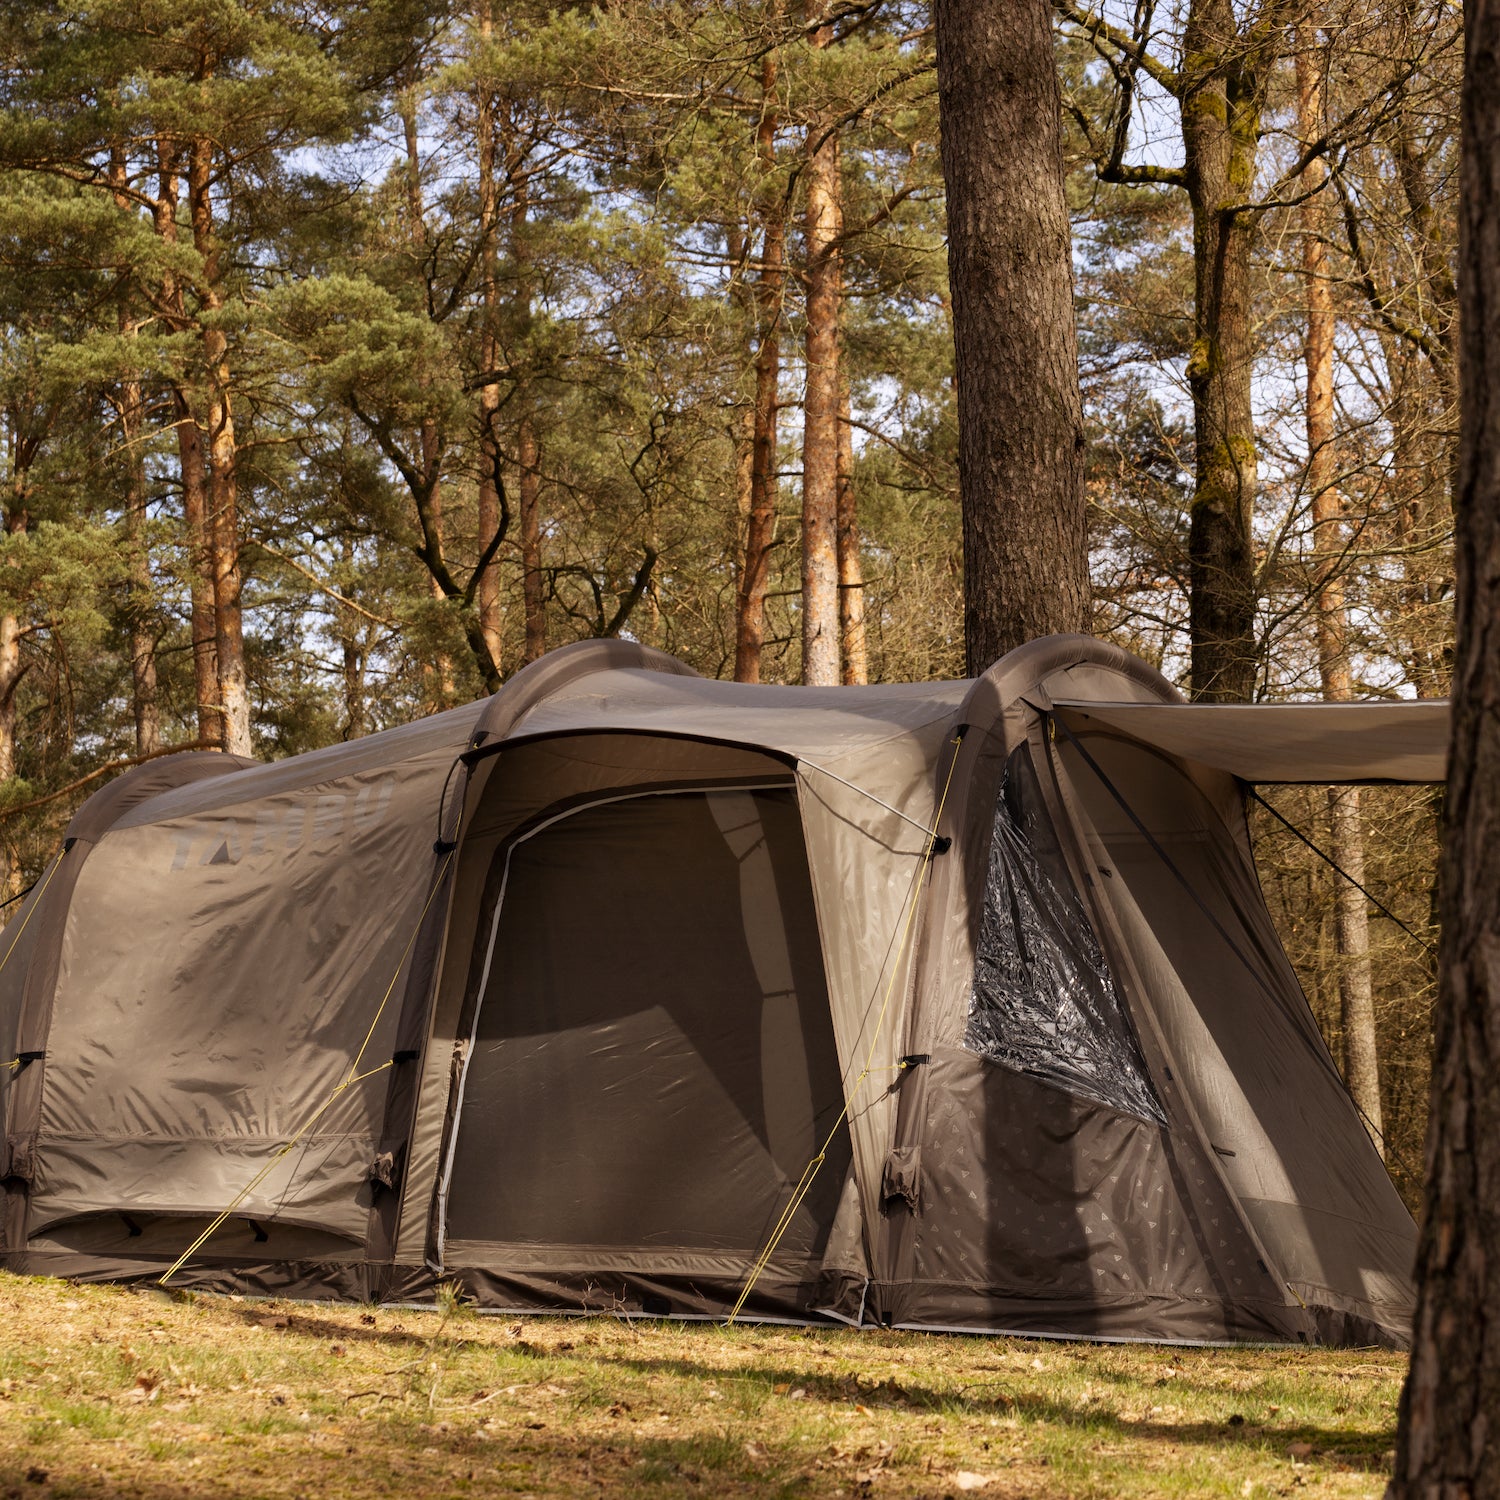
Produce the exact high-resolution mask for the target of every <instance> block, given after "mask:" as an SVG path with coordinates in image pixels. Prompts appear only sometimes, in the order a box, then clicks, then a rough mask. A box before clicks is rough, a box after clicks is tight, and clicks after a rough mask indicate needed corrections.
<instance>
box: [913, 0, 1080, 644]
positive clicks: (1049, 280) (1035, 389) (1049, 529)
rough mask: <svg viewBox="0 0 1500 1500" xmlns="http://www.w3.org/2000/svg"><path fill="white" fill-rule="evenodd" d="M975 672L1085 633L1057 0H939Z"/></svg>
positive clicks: (967, 604)
mask: <svg viewBox="0 0 1500 1500" xmlns="http://www.w3.org/2000/svg"><path fill="white" fill-rule="evenodd" d="M933 15H934V20H935V23H936V27H937V75H938V104H939V110H940V114H941V125H942V152H943V177H944V179H945V181H946V183H947V190H948V192H947V200H948V268H949V279H950V282H951V284H952V287H953V332H954V352H955V356H956V361H957V383H958V470H959V494H960V500H961V503H962V509H963V531H964V638H965V644H966V647H967V652H968V661H969V670H970V671H971V672H980V671H983V670H984V669H985V668H986V667H988V666H989V665H990V663H991V662H993V661H995V660H996V659H997V658H999V657H1001V656H1003V655H1004V654H1005V653H1006V652H1007V651H1009V650H1011V649H1013V648H1014V647H1016V646H1019V645H1021V644H1023V643H1024V642H1026V641H1028V640H1032V639H1034V638H1035V637H1037V636H1042V635H1049V634H1052V633H1053V632H1055V631H1081V630H1086V629H1087V628H1088V625H1089V613H1090V606H1089V576H1088V552H1087V541H1086V534H1085V530H1086V528H1085V519H1086V513H1085V508H1084V489H1083V477H1084V474H1083V465H1084V438H1083V404H1082V398H1081V396H1080V393H1079V386H1078V339H1077V331H1076V327H1075V324H1074V318H1073V282H1072V262H1071V256H1072V235H1071V230H1070V226H1069V222H1068V212H1067V205H1066V203H1065V201H1064V198H1063V162H1062V146H1061V124H1060V110H1061V105H1060V100H1059V93H1058V84H1057V74H1056V69H1055V66H1054V62H1053V44H1052V15H1051V10H1050V8H1049V6H1048V5H1047V0H936V3H935V5H934V7H933Z"/></svg>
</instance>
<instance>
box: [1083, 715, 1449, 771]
mask: <svg viewBox="0 0 1500 1500" xmlns="http://www.w3.org/2000/svg"><path fill="white" fill-rule="evenodd" d="M1054 701H1055V702H1057V705H1058V707H1059V708H1062V709H1063V710H1064V711H1065V712H1067V714H1068V716H1069V721H1070V723H1072V724H1073V726H1074V727H1075V729H1089V728H1094V729H1097V728H1099V727H1100V726H1105V727H1108V728H1110V729H1113V730H1116V731H1118V732H1119V733H1121V734H1125V735H1129V736H1130V737H1131V738H1132V739H1136V740H1140V741H1141V742H1142V743H1144V744H1148V745H1154V746H1155V747H1156V748H1157V749H1159V750H1163V751H1165V752H1166V753H1167V754H1169V755H1175V756H1178V757H1179V758H1180V759H1183V760H1189V761H1197V762H1198V763H1199V764H1200V765H1205V766H1212V767H1214V768H1215V769H1216V770H1219V771H1225V772H1228V773H1229V774H1230V775H1231V776H1238V777H1239V778H1240V780H1241V781H1251V782H1255V781H1259V782H1311V783H1315V784H1318V785H1321V784H1324V783H1332V782H1438V781H1442V780H1443V779H1444V778H1445V777H1446V775H1447V767H1448V721H1449V711H1448V704H1447V703H1446V702H1444V701H1436V700H1430V699H1429V700H1422V701H1409V702H1400V703H1172V704H1161V703H1156V704H1141V703H1109V704H1105V703H1087V704H1083V703H1078V702H1076V701H1074V702H1064V701H1062V698H1061V695H1054Z"/></svg>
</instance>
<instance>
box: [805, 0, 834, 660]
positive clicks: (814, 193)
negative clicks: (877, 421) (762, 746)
mask: <svg viewBox="0 0 1500 1500" xmlns="http://www.w3.org/2000/svg"><path fill="white" fill-rule="evenodd" d="M818 9H819V0H813V3H811V4H810V5H809V6H808V14H809V19H811V18H812V17H813V16H814V15H816V14H817V11H818ZM831 38H832V28H831V27H827V26H823V27H819V28H818V29H817V30H816V31H815V32H813V34H812V37H811V41H812V44H813V46H814V47H819V48H822V47H826V46H827V45H828V44H829V41H830V40H831ZM806 182H807V212H806V217H805V220H804V230H803V236H804V246H805V253H806V257H807V260H806V269H805V275H806V281H807V315H806V344H805V350H804V353H805V363H806V366H807V385H806V392H805V394H804V397H803V408H802V409H803V424H802V681H803V682H804V683H805V684H807V685H808V686H809V687H834V686H836V685H837V683H838V681H839V555H838V487H839V482H838V455H839V301H840V296H841V293H842V290H843V260H842V256H841V254H840V249H839V235H840V234H841V233H842V231H843V227H844V226H843V211H842V208H841V206H840V198H839V142H838V134H837V131H836V130H835V129H834V127H833V125H832V124H831V123H830V122H829V120H828V119H827V118H826V117H825V115H824V113H823V112H822V111H816V110H815V111H814V112H813V115H812V118H811V120H810V121H809V122H808V126H807V169H806Z"/></svg>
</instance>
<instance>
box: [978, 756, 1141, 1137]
mask: <svg viewBox="0 0 1500 1500" xmlns="http://www.w3.org/2000/svg"><path fill="white" fill-rule="evenodd" d="M964 1042H965V1045H966V1046H967V1047H969V1048H970V1049H971V1050H972V1051H974V1052H977V1053H979V1054H980V1055H981V1056H983V1057H986V1058H988V1059H989V1060H990V1061H991V1062H994V1063H999V1064H1000V1065H1001V1066H1002V1067H1006V1068H1013V1069H1014V1070H1015V1071H1016V1072H1018V1073H1026V1074H1028V1075H1029V1076H1031V1077H1033V1078H1039V1079H1041V1080H1043V1081H1044V1082H1046V1083H1050V1084H1052V1085H1053V1086H1055V1087H1057V1088H1060V1089H1066V1090H1067V1091H1068V1092H1070V1093H1074V1094H1082V1095H1085V1096H1086V1097H1088V1098H1090V1099H1097V1100H1098V1101H1099V1102H1100V1103H1101V1104H1107V1105H1109V1106H1110V1107H1111V1108H1113V1109H1118V1110H1122V1111H1124V1112H1125V1113H1127V1114H1133V1115H1140V1116H1142V1117H1144V1118H1146V1119H1150V1120H1155V1121H1157V1122H1158V1123H1159V1124H1165V1123H1166V1122H1165V1117H1164V1116H1163V1114H1162V1109H1161V1105H1160V1103H1159V1101H1158V1100H1157V1097H1156V1092H1155V1090H1154V1089H1153V1088H1152V1086H1151V1082H1150V1079H1149V1077H1148V1076H1147V1073H1146V1066H1145V1062H1144V1060H1143V1059H1142V1057H1141V1053H1140V1048H1139V1046H1138V1045H1137V1043H1136V1039H1135V1033H1134V1031H1133V1030H1132V1029H1131V1025H1130V1020H1129V1018H1128V1016H1127V1015H1126V1012H1125V1007H1124V1003H1123V1001H1122V999H1121V997H1120V992H1119V990H1118V989H1116V987H1115V982H1114V979H1113V977H1112V976H1111V974H1110V972H1109V965H1108V964H1107V963H1106V962H1105V959H1104V954H1103V952H1102V951H1101V949H1100V947H1099V942H1098V939H1097V938H1096V937H1095V936H1094V929H1093V925H1092V924H1091V922H1090V921H1089V918H1088V914H1087V912H1086V911H1085V909H1084V905H1083V902H1082V901H1081V900H1079V897H1078V893H1077V891H1076V890H1075V889H1074V886H1073V881H1072V877H1071V876H1070V875H1069V873H1068V868H1067V864H1066V862H1065V861H1064V859H1063V854H1062V848H1061V846H1060V845H1059V843H1058V839H1057V832H1056V830H1055V829H1054V828H1053V826H1052V820H1051V817H1050V816H1049V814H1048V812H1047V809H1046V807H1045V805H1044V804H1043V801H1042V795H1041V789H1040V787H1039V786H1038V784H1037V776H1036V768H1035V767H1034V766H1033V765H1032V762H1031V755H1030V753H1029V751H1027V750H1025V749H1022V750H1018V751H1016V753H1015V754H1014V755H1012V756H1011V758H1010V761H1009V763H1008V765H1007V766H1006V769H1005V776H1004V779H1003V780H1002V782H1001V785H1000V796H999V798H998V799H997V801H996V804H995V822H994V831H993V833H992V834H991V837H990V859H989V869H988V870H987V872H986V875H985V889H984V916H983V919H982V921H981V924H980V932H979V944H978V949H977V953H976V956H975V964H974V988H973V991H972V992H971V994H970V998H969V1025H968V1031H967V1034H966V1035H965V1038H964Z"/></svg>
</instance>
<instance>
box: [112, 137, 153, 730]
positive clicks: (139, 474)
mask: <svg viewBox="0 0 1500 1500" xmlns="http://www.w3.org/2000/svg"><path fill="white" fill-rule="evenodd" d="M109 177H110V182H111V183H112V184H113V185H114V188H115V207H116V208H118V209H119V210H120V212H121V213H125V214H133V213H134V212H135V211H136V210H135V204H134V202H133V201H132V200H131V198H130V197H129V196H127V194H126V192H125V159H124V154H123V153H122V152H119V151H115V152H111V154H110V161H109ZM119 328H120V336H121V338H122V339H125V340H132V339H134V338H135V337H136V334H137V331H138V325H137V324H136V322H135V321H134V319H133V318H132V316H131V312H130V308H129V307H128V306H127V305H126V304H125V303H124V302H123V301H122V303H121V306H120V313H119ZM119 403H120V404H119V411H120V447H121V449H122V451H123V453H124V455H125V548H126V553H127V559H126V580H127V581H126V594H125V628H126V632H127V634H128V636H129V641H130V686H131V707H132V708H133V710H134V713H135V753H136V754H137V755H150V754H151V753H152V752H153V751H155V750H156V749H158V748H159V746H160V744H161V722H160V717H159V713H158V708H157V691H156V637H155V634H154V633H153V632H152V630H151V556H150V553H149V551H148V550H147V542H146V520H147V512H146V459H145V455H144V453H143V452H142V451H141V437H142V428H143V427H144V425H145V423H144V416H145V401H144V397H143V395H142V391H141V381H140V376H139V375H138V374H137V373H136V372H135V371H134V370H130V371H128V372H127V373H126V375H125V376H124V377H123V378H122V379H121V381H120V389H119Z"/></svg>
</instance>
